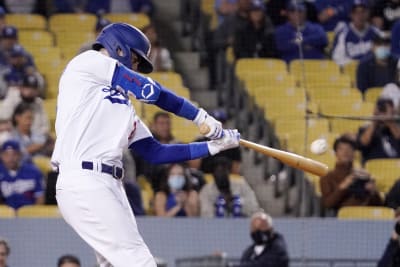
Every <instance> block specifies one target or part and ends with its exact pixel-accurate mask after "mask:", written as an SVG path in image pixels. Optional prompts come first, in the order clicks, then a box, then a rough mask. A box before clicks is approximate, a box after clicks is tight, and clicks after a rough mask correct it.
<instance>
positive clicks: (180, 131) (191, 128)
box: [171, 116, 200, 143]
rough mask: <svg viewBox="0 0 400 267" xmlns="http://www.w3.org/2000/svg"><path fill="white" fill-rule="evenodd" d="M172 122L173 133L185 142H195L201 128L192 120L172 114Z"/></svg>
mask: <svg viewBox="0 0 400 267" xmlns="http://www.w3.org/2000/svg"><path fill="white" fill-rule="evenodd" d="M171 123H172V126H171V128H172V134H173V136H174V137H175V138H176V139H177V140H178V141H181V142H184V143H189V142H193V140H195V139H196V138H197V137H199V135H200V133H199V128H198V127H197V126H196V125H195V124H194V123H193V122H192V121H188V120H186V119H183V118H181V117H177V116H171Z"/></svg>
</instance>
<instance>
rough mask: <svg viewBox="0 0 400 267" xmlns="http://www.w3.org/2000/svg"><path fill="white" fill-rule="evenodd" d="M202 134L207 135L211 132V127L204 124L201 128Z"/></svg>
mask: <svg viewBox="0 0 400 267" xmlns="http://www.w3.org/2000/svg"><path fill="white" fill-rule="evenodd" d="M199 131H200V134H202V135H206V134H208V133H209V132H210V127H208V125H207V124H205V123H203V124H201V125H200V127H199Z"/></svg>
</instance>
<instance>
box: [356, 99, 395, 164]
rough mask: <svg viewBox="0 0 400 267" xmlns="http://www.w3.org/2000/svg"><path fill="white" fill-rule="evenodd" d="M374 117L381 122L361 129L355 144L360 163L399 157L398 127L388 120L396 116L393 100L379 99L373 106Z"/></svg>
mask: <svg viewBox="0 0 400 267" xmlns="http://www.w3.org/2000/svg"><path fill="white" fill-rule="evenodd" d="M373 115H374V116H382V117H383V119H382V120H373V121H372V122H371V123H370V124H368V125H366V126H364V127H361V128H360V129H359V132H358V135H357V143H358V146H359V149H360V151H361V154H362V162H363V163H365V162H366V161H367V160H370V159H377V158H398V157H400V126H399V124H398V123H397V121H395V120H391V119H390V118H391V117H393V116H396V111H395V109H394V104H393V100H391V99H387V98H379V99H378V100H377V102H376V105H375V110H374V113H373Z"/></svg>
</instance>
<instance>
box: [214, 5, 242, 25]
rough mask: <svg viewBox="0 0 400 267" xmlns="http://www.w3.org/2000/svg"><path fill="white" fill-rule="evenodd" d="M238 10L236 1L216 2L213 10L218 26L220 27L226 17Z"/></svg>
mask: <svg viewBox="0 0 400 267" xmlns="http://www.w3.org/2000/svg"><path fill="white" fill-rule="evenodd" d="M237 9H238V0H216V1H215V3H214V10H215V12H216V13H217V15H218V25H220V24H221V23H222V22H223V21H224V19H225V18H226V17H229V16H232V15H233V14H235V12H236V10H237Z"/></svg>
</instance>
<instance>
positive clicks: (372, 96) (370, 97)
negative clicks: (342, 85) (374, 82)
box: [364, 87, 383, 104]
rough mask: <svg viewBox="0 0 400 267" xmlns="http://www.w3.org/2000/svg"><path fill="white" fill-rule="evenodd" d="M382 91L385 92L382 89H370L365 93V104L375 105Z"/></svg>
mask: <svg viewBox="0 0 400 267" xmlns="http://www.w3.org/2000/svg"><path fill="white" fill-rule="evenodd" d="M382 90H383V88H382V87H372V88H368V89H367V91H365V92H364V100H365V102H370V103H373V104H375V103H376V100H377V99H378V98H379V96H380V95H381V93H382Z"/></svg>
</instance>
